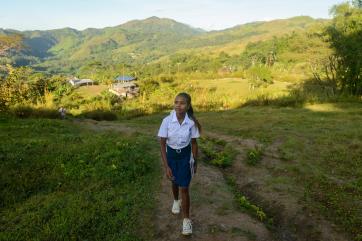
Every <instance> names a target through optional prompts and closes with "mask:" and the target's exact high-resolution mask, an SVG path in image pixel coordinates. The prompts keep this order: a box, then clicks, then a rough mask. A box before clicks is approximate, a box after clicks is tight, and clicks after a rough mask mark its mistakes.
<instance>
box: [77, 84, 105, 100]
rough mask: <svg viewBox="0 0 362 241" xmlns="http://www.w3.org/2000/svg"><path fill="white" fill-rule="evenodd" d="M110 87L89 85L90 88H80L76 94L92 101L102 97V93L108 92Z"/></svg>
mask: <svg viewBox="0 0 362 241" xmlns="http://www.w3.org/2000/svg"><path fill="white" fill-rule="evenodd" d="M107 89H108V86H107V85H105V84H100V85H89V86H80V87H79V88H77V89H76V90H75V91H74V92H75V93H78V94H79V95H80V96H82V97H83V98H84V99H91V98H92V97H96V96H99V95H101V93H102V91H104V90H107Z"/></svg>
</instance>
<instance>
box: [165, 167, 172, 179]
mask: <svg viewBox="0 0 362 241" xmlns="http://www.w3.org/2000/svg"><path fill="white" fill-rule="evenodd" d="M166 176H167V178H168V179H170V180H172V179H173V175H172V170H171V168H170V167H166Z"/></svg>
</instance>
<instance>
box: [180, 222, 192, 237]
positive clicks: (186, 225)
mask: <svg viewBox="0 0 362 241" xmlns="http://www.w3.org/2000/svg"><path fill="white" fill-rule="evenodd" d="M182 234H183V235H191V234H192V224H191V220H190V219H189V218H184V221H183V225H182Z"/></svg>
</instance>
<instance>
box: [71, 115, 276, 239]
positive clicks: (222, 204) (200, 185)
mask: <svg viewBox="0 0 362 241" xmlns="http://www.w3.org/2000/svg"><path fill="white" fill-rule="evenodd" d="M74 122H75V123H76V124H78V125H80V126H82V127H85V128H87V129H91V130H94V131H108V130H111V131H118V132H120V133H124V134H133V133H136V132H139V133H143V134H150V133H147V131H146V133H144V130H141V129H135V128H131V127H128V126H126V125H124V124H121V123H117V122H106V121H93V120H75V121H74ZM155 144H157V143H155ZM160 165H161V161H160ZM190 198H191V209H190V214H191V219H192V221H193V235H192V236H191V237H183V236H182V235H181V227H182V215H181V214H179V215H174V214H172V213H171V206H172V202H173V197H172V191H171V183H170V181H169V180H168V179H167V178H166V176H165V175H162V181H161V183H160V188H159V192H158V195H157V203H158V205H157V207H156V216H155V217H154V218H155V228H156V237H155V240H160V241H173V240H186V239H192V240H198V241H203V240H205V241H214V240H215V241H216V240H217V241H234V240H235V241H249V240H256V241H273V240H274V239H273V237H272V233H271V232H270V231H269V230H268V229H266V227H265V225H264V224H263V223H261V222H260V221H258V220H257V219H255V218H252V217H250V216H249V215H247V214H245V213H243V212H241V211H239V210H238V208H237V204H236V203H235V201H234V198H233V193H232V191H231V190H230V188H229V186H228V185H227V184H226V182H225V180H224V178H223V174H222V173H221V171H220V170H219V169H218V168H215V167H212V166H209V165H206V164H203V163H199V167H198V173H197V174H196V175H195V176H194V178H193V180H192V182H191V186H190Z"/></svg>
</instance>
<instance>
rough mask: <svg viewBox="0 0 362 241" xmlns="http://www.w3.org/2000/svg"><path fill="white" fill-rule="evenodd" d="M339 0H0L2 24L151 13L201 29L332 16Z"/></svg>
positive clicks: (84, 21)
mask: <svg viewBox="0 0 362 241" xmlns="http://www.w3.org/2000/svg"><path fill="white" fill-rule="evenodd" d="M342 2H345V1H343V0H302V1H301V0H239V1H237V0H169V1H166V0H148V1H147V0H128V1H126V0H0V28H11V29H17V30H36V29H38V30H48V29H56V28H64V27H71V28H75V29H78V30H83V29H86V28H90V27H92V28H103V27H110V26H116V25H119V24H122V23H125V22H127V21H130V20H134V19H145V18H148V17H151V16H157V17H160V18H171V19H174V20H176V21H178V22H182V23H185V24H188V25H191V26H193V27H197V28H203V29H205V30H220V29H225V28H229V27H233V26H235V25H238V24H243V23H248V22H253V21H267V20H273V19H283V18H289V17H294V16H302V15H303V16H306V15H308V16H311V17H314V18H330V15H329V9H330V8H331V7H332V6H333V5H335V4H339V3H342Z"/></svg>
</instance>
